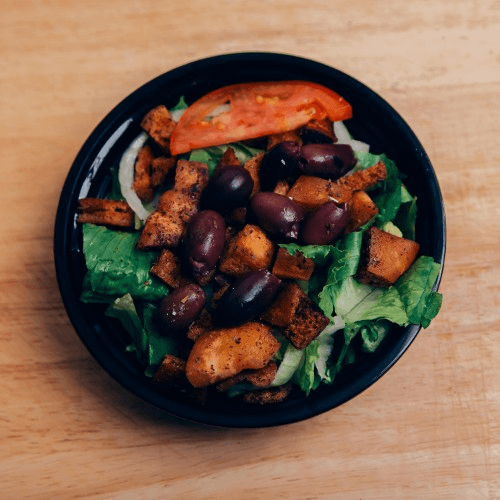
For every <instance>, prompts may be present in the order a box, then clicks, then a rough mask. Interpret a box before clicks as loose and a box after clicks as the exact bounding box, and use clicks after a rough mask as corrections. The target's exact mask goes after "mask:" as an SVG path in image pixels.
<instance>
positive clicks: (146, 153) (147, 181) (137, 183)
mask: <svg viewBox="0 0 500 500" xmlns="http://www.w3.org/2000/svg"><path fill="white" fill-rule="evenodd" d="M152 161H153V151H152V150H151V147H150V146H148V145H147V144H146V145H145V146H143V147H142V148H141V149H140V150H139V153H138V154H137V159H136V160H135V165H134V169H135V174H134V183H133V185H132V187H133V189H134V191H135V192H136V193H137V196H138V197H139V198H140V199H141V200H142V201H144V202H146V203H149V202H150V201H151V200H152V199H153V186H152V185H151V162H152Z"/></svg>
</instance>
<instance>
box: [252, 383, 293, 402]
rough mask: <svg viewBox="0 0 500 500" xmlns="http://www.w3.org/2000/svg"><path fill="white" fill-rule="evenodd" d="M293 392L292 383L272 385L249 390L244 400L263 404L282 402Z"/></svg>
mask: <svg viewBox="0 0 500 500" xmlns="http://www.w3.org/2000/svg"><path fill="white" fill-rule="evenodd" d="M291 392H292V386H291V384H286V385H281V386H279V387H270V388H269V389H260V390H257V391H251V392H247V393H246V394H244V395H243V401H244V402H245V403H252V404H261V405H265V404H273V403H281V402H282V401H283V400H284V399H285V398H286V397H287V396H288V395H289V394H290V393H291Z"/></svg>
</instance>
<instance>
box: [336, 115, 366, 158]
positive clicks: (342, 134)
mask: <svg viewBox="0 0 500 500" xmlns="http://www.w3.org/2000/svg"><path fill="white" fill-rule="evenodd" d="M333 133H334V134H335V137H337V139H338V140H337V142H336V144H348V145H349V146H351V148H352V150H353V151H361V152H364V153H368V152H369V151H370V146H369V144H366V143H364V142H361V141H357V140H355V139H353V138H352V137H351V134H350V133H349V131H348V130H347V127H346V126H345V125H344V122H333Z"/></svg>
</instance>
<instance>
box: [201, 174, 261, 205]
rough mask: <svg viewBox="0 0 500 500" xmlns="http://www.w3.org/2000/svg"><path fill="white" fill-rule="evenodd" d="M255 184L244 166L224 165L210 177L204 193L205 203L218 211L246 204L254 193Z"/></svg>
mask: <svg viewBox="0 0 500 500" xmlns="http://www.w3.org/2000/svg"><path fill="white" fill-rule="evenodd" d="M253 184H254V183H253V179H252V177H251V176H250V173H249V172H248V170H246V169H244V168H243V167H241V166H237V165H234V166H228V167H222V168H220V169H218V170H217V171H216V172H215V173H214V175H212V177H211V178H210V182H209V183H208V186H207V188H206V189H205V192H204V193H203V205H204V206H205V207H207V208H213V209H214V210H218V211H227V210H230V209H233V208H236V207H242V206H245V205H246V204H247V203H248V199H249V198H250V194H251V193H252V189H253Z"/></svg>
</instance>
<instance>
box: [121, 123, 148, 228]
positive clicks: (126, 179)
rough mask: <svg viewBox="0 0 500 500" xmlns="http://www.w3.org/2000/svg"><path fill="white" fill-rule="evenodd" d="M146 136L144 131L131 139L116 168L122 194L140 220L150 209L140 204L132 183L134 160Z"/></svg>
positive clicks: (145, 217)
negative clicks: (118, 166)
mask: <svg viewBox="0 0 500 500" xmlns="http://www.w3.org/2000/svg"><path fill="white" fill-rule="evenodd" d="M147 138H148V136H147V134H146V132H142V133H140V134H139V135H138V136H137V137H136V138H135V139H134V140H133V141H132V144H130V146H129V147H128V148H127V149H126V151H125V153H123V156H122V158H121V160H120V168H119V170H118V181H119V183H120V189H121V192H122V195H123V197H124V198H125V200H126V201H127V203H128V204H129V206H130V208H131V209H132V210H133V211H134V212H135V213H136V214H137V217H139V219H141V220H142V221H145V220H146V219H147V218H148V216H149V215H150V214H151V212H152V211H151V210H148V209H147V208H146V207H145V206H144V205H143V204H142V201H141V200H140V198H139V197H138V196H137V194H136V192H135V191H134V188H133V187H132V185H133V183H134V173H135V160H136V159H137V155H138V154H139V151H140V149H141V148H142V146H144V143H145V142H146V140H147Z"/></svg>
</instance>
